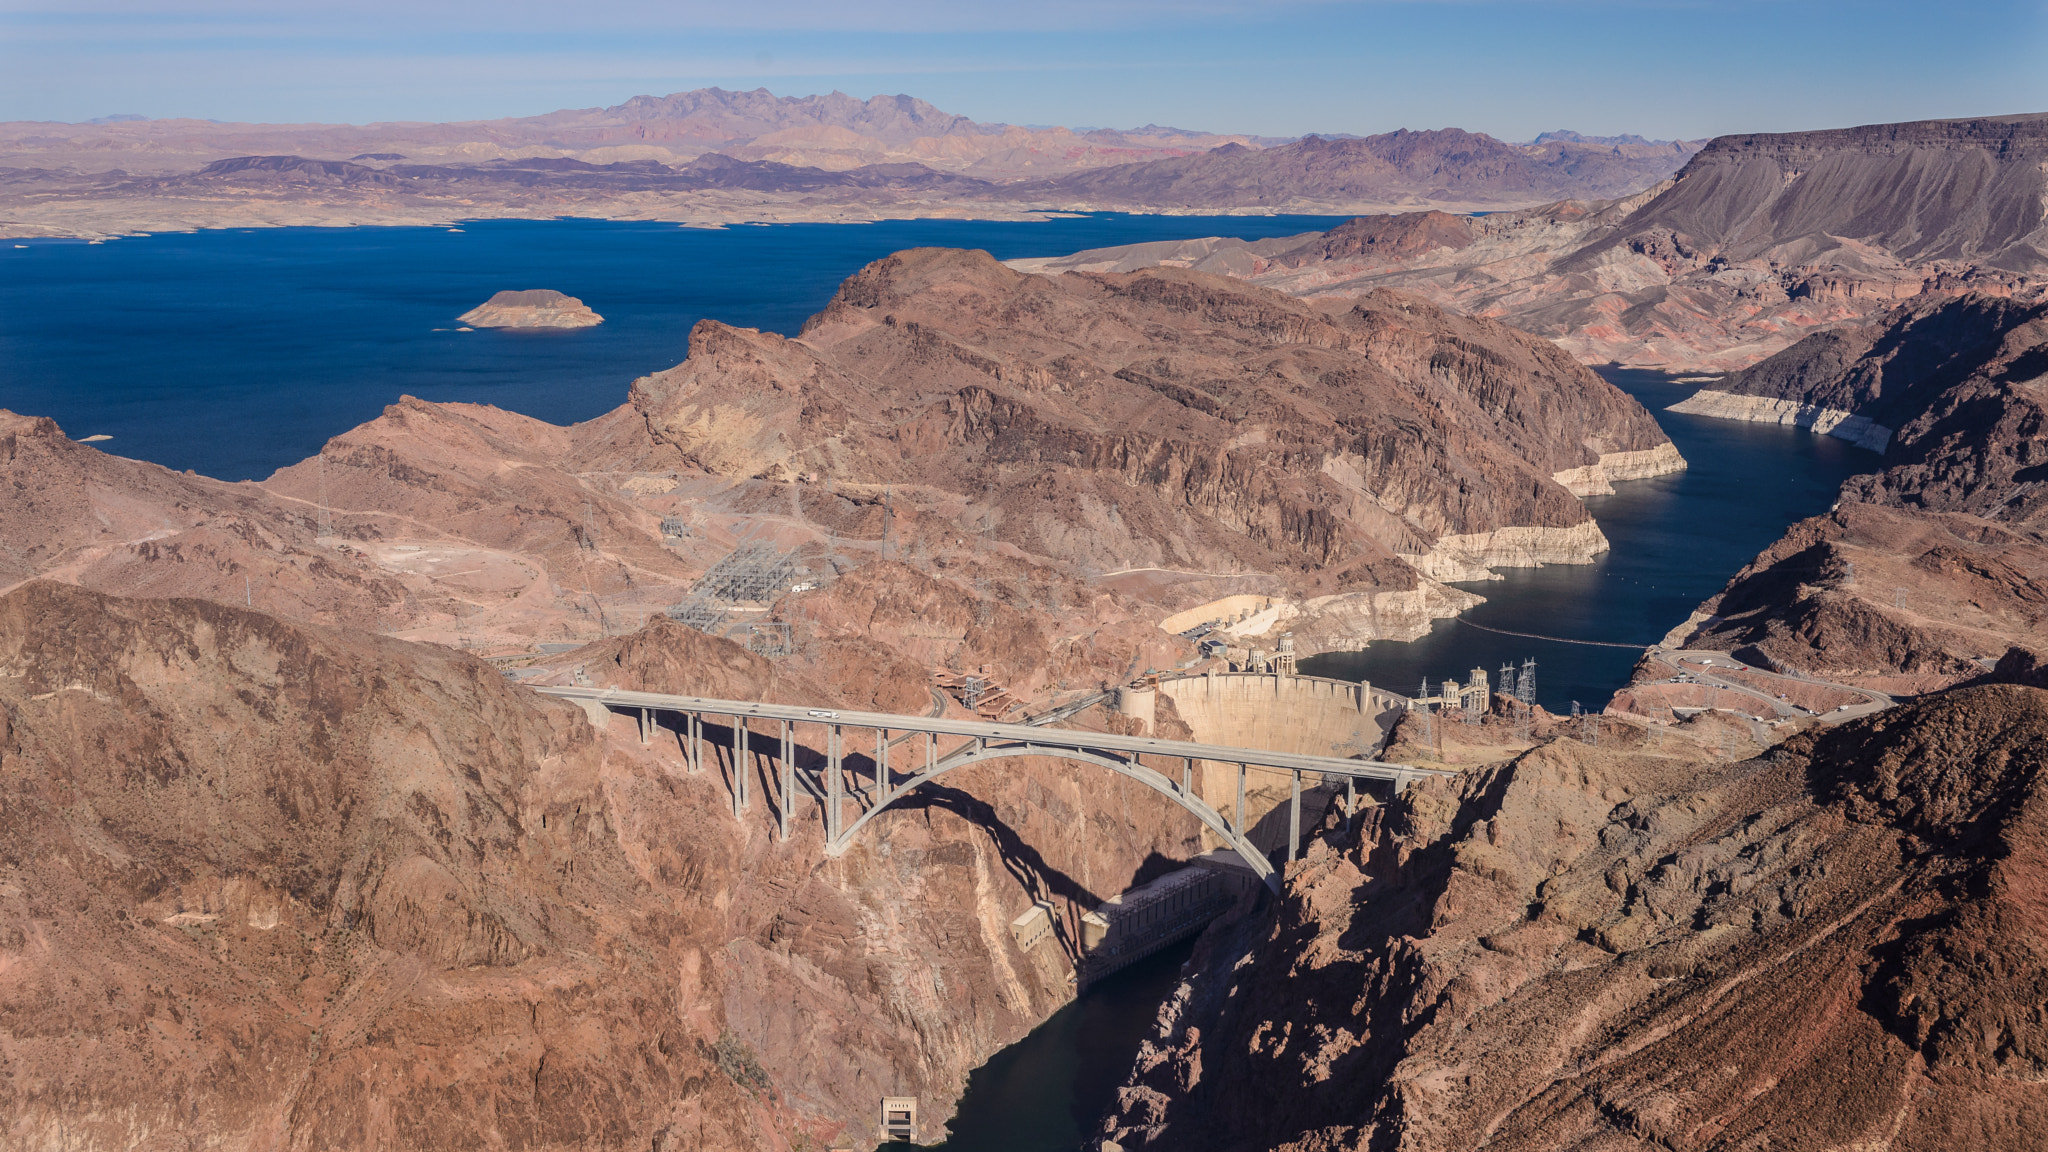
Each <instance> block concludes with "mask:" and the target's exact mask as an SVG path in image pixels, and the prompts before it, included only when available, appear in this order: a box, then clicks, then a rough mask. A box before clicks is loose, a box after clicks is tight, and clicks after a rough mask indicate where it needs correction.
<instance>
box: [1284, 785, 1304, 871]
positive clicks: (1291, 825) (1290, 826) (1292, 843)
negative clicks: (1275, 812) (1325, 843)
mask: <svg viewBox="0 0 2048 1152" xmlns="http://www.w3.org/2000/svg"><path fill="white" fill-rule="evenodd" d="M1300 855H1301V769H1299V768H1296V769H1295V770H1294V787H1293V789H1292V790H1291V791H1290V792H1289V793H1288V796H1287V862H1288V863H1289V864H1292V863H1294V861H1295V860H1296V859H1297V858H1298V857H1299V856H1300Z"/></svg>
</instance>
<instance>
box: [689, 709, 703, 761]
mask: <svg viewBox="0 0 2048 1152" xmlns="http://www.w3.org/2000/svg"><path fill="white" fill-rule="evenodd" d="M684 726H685V727H687V728H688V729H689V730H690V734H689V748H688V750H687V752H686V754H685V760H686V762H687V763H688V764H689V767H690V775H692V776H695V775H697V774H699V773H701V772H703V771H704V716H703V714H702V713H698V712H690V713H687V714H686V717H685V720H684Z"/></svg>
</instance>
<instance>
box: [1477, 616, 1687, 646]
mask: <svg viewBox="0 0 2048 1152" xmlns="http://www.w3.org/2000/svg"><path fill="white" fill-rule="evenodd" d="M1451 619H1453V620H1455V621H1457V622H1458V623H1460V624H1463V625H1464V626H1465V627H1467V628H1477V629H1479V630H1480V631H1481V632H1492V633H1494V634H1495V635H1497V636H1520V637H1521V638H1523V639H1524V640H1548V641H1550V642H1551V643H1553V644H1584V645H1586V646H1587V647H1589V648H1630V649H1635V648H1648V647H1650V645H1648V644H1616V643H1614V642H1613V641H1611V640H1567V639H1565V638H1564V637H1562V636H1542V635H1538V634H1537V633H1535V632H1510V631H1508V630H1507V629H1505V628H1488V627H1487V626H1486V625H1484V624H1474V623H1473V622H1471V621H1470V620H1467V619H1465V618H1464V617H1462V616H1453V617H1451Z"/></svg>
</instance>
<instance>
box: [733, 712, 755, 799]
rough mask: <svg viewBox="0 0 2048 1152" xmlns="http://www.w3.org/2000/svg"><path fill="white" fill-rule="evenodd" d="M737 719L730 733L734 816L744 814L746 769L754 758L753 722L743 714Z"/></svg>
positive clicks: (751, 765) (750, 765)
mask: <svg viewBox="0 0 2048 1152" xmlns="http://www.w3.org/2000/svg"><path fill="white" fill-rule="evenodd" d="M738 720H739V722H738V723H736V724H734V725H733V733H732V814H733V816H734V817H735V818H737V817H740V816H744V815H746V811H747V807H748V804H747V774H748V773H747V770H748V769H749V768H751V767H753V759H754V722H753V721H751V720H749V719H747V718H746V717H744V716H741V717H739V718H738Z"/></svg>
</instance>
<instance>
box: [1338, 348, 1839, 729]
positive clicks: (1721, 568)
mask: <svg viewBox="0 0 2048 1152" xmlns="http://www.w3.org/2000/svg"><path fill="white" fill-rule="evenodd" d="M1602 375H1604V376H1606V377H1607V378H1608V379H1609V380H1611V381H1613V382H1614V383H1615V384H1616V385H1617V386H1618V387H1620V388H1621V389H1622V390H1623V391H1626V392H1628V393H1629V394H1630V395H1632V396H1634V397H1635V398H1636V399H1637V400H1639V401H1641V402H1642V403H1643V406H1644V407H1646V408H1648V409H1649V410H1650V411H1651V412H1652V413H1653V414H1654V415H1655V416H1656V417H1657V423H1658V424H1659V425H1661V426H1662V427H1663V429H1664V432H1665V434H1666V435H1668V436H1670V437H1671V441H1672V443H1674V444H1676V445H1677V446H1678V450H1679V452H1680V453H1681V454H1682V455H1684V457H1685V459H1686V463H1687V464H1689V465H1690V467H1688V468H1687V469H1686V470H1685V471H1683V472H1674V473H1672V474H1671V475H1669V476H1659V477H1656V478H1654V479H1650V480H1630V481H1625V482H1622V483H1619V484H1616V485H1615V486H1614V495H1612V496H1592V497H1588V498H1587V499H1586V508H1587V510H1588V511H1590V512H1592V514H1593V518H1594V519H1595V520H1598V521H1599V522H1600V530H1601V531H1602V532H1604V533H1606V535H1607V540H1608V542H1609V543H1610V544H1611V545H1613V549H1612V550H1611V551H1609V552H1606V553H1604V554H1603V555H1601V556H1600V558H1599V559H1598V560H1596V561H1595V562H1594V563H1592V564H1553V565H1549V566H1547V567H1543V568H1503V569H1500V574H1501V576H1502V577H1503V579H1500V580H1486V581H1475V582H1472V583H1465V584H1458V585H1456V587H1459V588H1464V589H1467V590H1469V591H1472V592H1476V593H1478V594H1479V595H1481V596H1484V597H1486V603H1484V604H1482V605H1480V606H1479V607H1477V608H1474V609H1472V610H1471V611H1470V612H1467V613H1465V615H1464V616H1462V617H1460V618H1459V619H1457V620H1439V621H1437V622H1436V625H1435V627H1433V628H1432V629H1431V630H1430V632H1429V634H1428V635H1427V636H1424V637H1422V638H1420V639H1418V640H1414V641H1409V642H1405V643H1404V642H1400V641H1391V640H1383V641H1376V642H1374V643H1372V644H1369V645H1367V646H1366V649H1365V651H1363V652H1326V653H1322V654H1319V655H1316V656H1313V657H1310V658H1308V659H1305V660H1302V661H1301V670H1302V671H1303V672H1305V673H1308V674H1310V675H1315V676H1332V677H1336V678H1338V679H1342V680H1370V681H1372V682H1373V683H1374V684H1378V685H1381V686H1382V687H1385V688H1386V689H1387V690H1389V691H1392V692H1399V693H1403V694H1405V695H1414V694H1415V691H1416V689H1418V688H1419V687H1420V686H1421V683H1422V680H1423V678H1424V677H1425V676H1426V677H1428V678H1429V680H1430V682H1431V683H1432V684H1435V683H1437V682H1439V681H1441V680H1443V679H1444V678H1445V677H1447V676H1448V677H1451V678H1452V679H1455V680H1457V681H1458V682H1459V683H1463V682H1464V681H1465V678H1466V676H1467V674H1468V673H1469V671H1470V670H1471V669H1472V668H1475V667H1477V668H1484V669H1486V671H1487V674H1488V675H1489V676H1494V675H1496V674H1498V672H1499V671H1500V666H1501V665H1502V664H1503V663H1505V662H1513V663H1514V664H1516V665H1517V666H1519V665H1520V664H1521V663H1522V661H1523V660H1525V659H1534V660H1535V661H1536V699H1537V702H1538V703H1540V704H1542V705H1543V707H1545V708H1547V709H1549V710H1550V711H1552V712H1557V713H1565V712H1569V711H1570V710H1571V705H1572V701H1574V700H1577V701H1580V702H1582V703H1583V704H1584V705H1585V707H1586V708H1588V709H1589V710H1592V711H1599V710H1600V709H1601V708H1604V707H1606V705H1607V698H1608V697H1609V696H1611V695H1612V694H1613V693H1614V691H1615V690H1616V689H1618V688H1620V687H1622V686H1623V685H1624V684H1626V683H1628V676H1629V670H1630V669H1631V668H1633V667H1634V666H1635V662H1636V660H1637V659H1639V658H1640V657H1641V656H1642V649H1643V648H1644V647H1646V646H1648V645H1650V644H1654V643H1656V642H1657V641H1658V640H1660V639H1662V638H1663V636H1664V634H1665V633H1666V632H1668V631H1670V630H1671V629H1672V628H1674V627H1677V626H1678V625H1679V624H1682V623H1684V622H1685V619H1686V617H1687V616H1688V615H1689V614H1690V613H1691V612H1692V610H1693V609H1694V608H1697V607H1698V606H1699V604H1700V601H1702V600H1705V599H1706V598H1707V597H1709V596H1712V595H1713V594H1714V593H1716V592H1719V591H1720V590H1721V588H1722V586H1723V585H1724V584H1726V583H1727V582H1728V578H1729V577H1730V576H1733V575H1734V574H1735V573H1736V572H1737V571H1738V570H1739V569H1741V568H1742V566H1743V565H1745V564H1747V563H1749V562H1750V561H1751V560H1752V559H1754V558H1755V557H1756V554H1757V553H1758V552H1761V551H1763V550H1764V549H1765V548H1766V547H1769V546H1770V544H1771V542H1772V541H1774V540H1776V539H1777V538H1778V537H1779V536H1781V535H1783V534H1784V531H1785V529H1786V527H1787V526H1789V525H1791V524H1792V523H1793V522H1794V521H1797V520H1801V519H1803V518H1805V517H1808V516H1813V515H1817V514H1819V513H1821V512H1825V511H1827V510H1828V508H1829V507H1831V506H1832V505H1833V504H1834V501H1835V493H1836V491H1837V490H1838V489H1840V487H1841V485H1842V481H1844V480H1846V479H1848V478H1849V477H1850V476H1852V475H1854V474H1855V473H1857V472H1867V471H1870V470H1871V469H1873V468H1875V467H1877V463H1878V459H1879V457H1878V456H1877V454H1876V453H1874V452H1867V451H1865V450H1863V449H1860V448H1853V447H1850V446H1849V444H1848V443H1847V442H1846V441H1842V440H1837V439H1834V438H1833V437H1831V436H1816V435H1814V434H1813V433H1812V432H1809V431H1807V430H1805V429H1803V428H1787V427H1783V426H1781V425H1776V424H1745V423H1742V422H1740V421H1735V420H1715V419H1711V418H1709V417H1705V416H1682V415H1679V414H1677V413H1674V412H1666V411H1664V409H1665V408H1666V407H1667V406H1669V405H1671V404H1675V403H1677V402H1678V401H1680V400H1683V399H1684V398H1686V397H1687V396H1690V395H1692V393H1693V392H1694V391H1695V390H1696V389H1697V388H1698V387H1699V386H1698V385H1696V384H1678V383H1674V382H1673V381H1672V380H1671V378H1670V377H1668V376H1665V375H1664V374H1662V373H1657V372H1643V371H1635V370H1629V369H1606V370H1603V371H1602ZM1471 625H1481V626H1484V627H1487V628H1498V629H1504V630H1507V631H1513V632H1533V633H1537V634H1540V635H1544V636H1555V637H1561V638H1563V639H1566V640H1593V641H1601V642H1605V643H1608V644H1621V645H1627V647H1619V648H1607V647H1597V648H1596V647H1588V646H1585V645H1581V644H1568V643H1556V642H1551V641H1541V640H1529V639H1525V638H1523V637H1519V636H1502V635H1499V634H1497V633H1494V632H1486V631H1482V630H1481V629H1480V628H1477V627H1472V626H1471Z"/></svg>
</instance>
